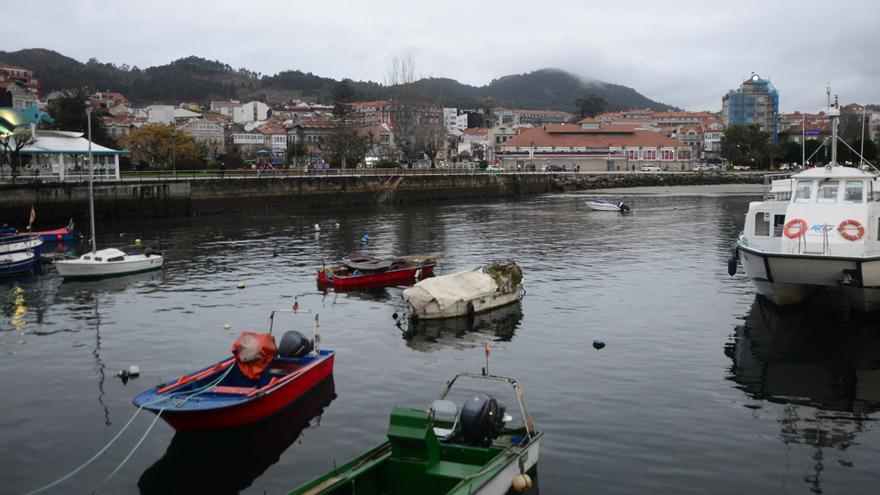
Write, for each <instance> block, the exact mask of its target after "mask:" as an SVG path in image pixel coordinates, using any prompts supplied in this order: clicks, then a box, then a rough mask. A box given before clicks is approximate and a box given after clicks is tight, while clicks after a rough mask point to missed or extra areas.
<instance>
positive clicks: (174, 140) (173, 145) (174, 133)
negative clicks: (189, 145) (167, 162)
mask: <svg viewBox="0 0 880 495" xmlns="http://www.w3.org/2000/svg"><path fill="white" fill-rule="evenodd" d="M171 170H172V172H173V173H174V177H175V178H176V177H177V129H171Z"/></svg>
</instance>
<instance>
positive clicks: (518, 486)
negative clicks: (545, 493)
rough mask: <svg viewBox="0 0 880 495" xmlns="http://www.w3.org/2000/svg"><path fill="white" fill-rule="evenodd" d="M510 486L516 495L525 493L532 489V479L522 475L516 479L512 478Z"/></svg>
mask: <svg viewBox="0 0 880 495" xmlns="http://www.w3.org/2000/svg"><path fill="white" fill-rule="evenodd" d="M510 486H512V487H513V490H514V491H515V492H516V493H525V492H527V491H529V490H531V489H532V477H531V476H529V475H527V474H525V473H523V474H521V475H519V476H517V477H516V478H513V482H512V483H511V484H510Z"/></svg>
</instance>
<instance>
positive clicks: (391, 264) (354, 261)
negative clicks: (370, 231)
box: [317, 255, 440, 290]
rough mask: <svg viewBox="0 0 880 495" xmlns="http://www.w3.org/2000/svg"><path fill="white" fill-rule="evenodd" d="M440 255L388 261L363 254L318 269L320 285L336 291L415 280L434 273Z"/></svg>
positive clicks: (399, 283) (409, 282) (408, 257)
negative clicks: (338, 263)
mask: <svg viewBox="0 0 880 495" xmlns="http://www.w3.org/2000/svg"><path fill="white" fill-rule="evenodd" d="M439 262H440V258H437V257H433V256H399V257H395V258H391V259H387V260H381V259H378V258H369V257H365V256H363V255H358V256H357V257H355V256H354V255H353V256H348V257H346V258H343V262H342V264H340V265H335V266H330V267H325V268H322V269H321V270H319V271H318V274H317V280H318V284H319V286H322V287H333V288H334V289H335V290H351V289H361V288H367V287H387V286H391V285H405V284H411V283H415V282H417V281H418V280H421V279H423V278H426V277H430V276H432V275H433V274H434V269H435V268H436V267H437V265H438V264H439Z"/></svg>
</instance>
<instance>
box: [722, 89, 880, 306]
mask: <svg viewBox="0 0 880 495" xmlns="http://www.w3.org/2000/svg"><path fill="white" fill-rule="evenodd" d="M828 113H829V115H831V116H832V118H833V119H832V136H831V138H830V139H832V146H831V162H830V163H829V164H828V165H827V166H825V167H819V168H812V169H809V170H806V171H804V172H801V173H798V174H795V175H793V176H792V178H791V179H789V180H780V181H774V183H773V184H772V187H771V189H770V197H769V199H767V200H765V201H757V202H753V203H751V204H750V205H749V212H748V214H747V215H746V221H745V227H744V230H743V232H742V233H741V234H740V236H739V238H738V240H737V242H736V244H735V246H734V257H732V258H731V259H730V262H729V265H728V271H729V272H731V275H733V274H734V273H735V272H736V262H737V259H738V260H739V263H740V264H741V265H742V267H743V270H744V271H745V274H746V276H747V277H749V278H750V279H751V280H752V282H753V283H754V285H755V288H756V289H757V291H758V293H759V294H761V295H763V296H764V297H766V298H767V299H769V300H770V301H772V302H774V303H776V304H779V305H787V304H795V303H799V302H801V301H803V300H804V299H806V298H807V297H808V296H810V295H811V294H813V293H814V292H816V291H818V290H821V289H823V288H826V287H835V286H839V287H841V288H842V289H843V291H844V292H845V293H846V295H847V296H848V299H849V302H850V305H851V306H852V307H854V308H856V309H859V310H862V311H877V310H880V202H878V200H880V181H878V180H877V174H875V173H872V172H869V171H867V170H865V169H860V168H854V167H844V166H839V165H838V164H837V139H838V138H837V126H838V116H839V115H840V111H839V109H838V104H837V101H836V98H835V102H834V104H833V105H832V104H831V103H830V90H829V112H828ZM823 144H824V143H823ZM820 149H821V147H820ZM786 186H787V187H786Z"/></svg>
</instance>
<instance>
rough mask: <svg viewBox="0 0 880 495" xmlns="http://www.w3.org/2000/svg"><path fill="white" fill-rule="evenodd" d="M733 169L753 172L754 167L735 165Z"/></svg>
mask: <svg viewBox="0 0 880 495" xmlns="http://www.w3.org/2000/svg"><path fill="white" fill-rule="evenodd" d="M733 169H734V170H751V169H752V167H750V166H748V165H734V166H733Z"/></svg>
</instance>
